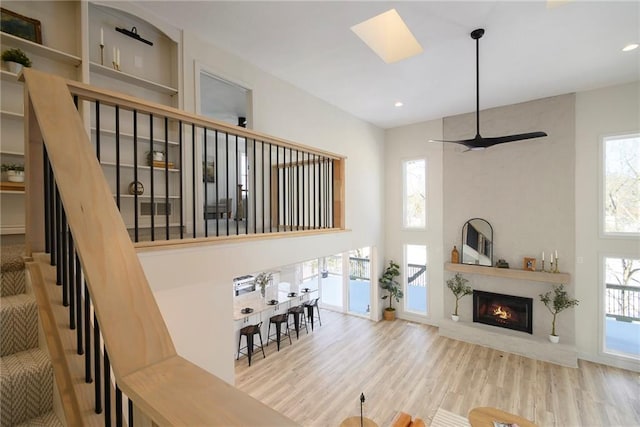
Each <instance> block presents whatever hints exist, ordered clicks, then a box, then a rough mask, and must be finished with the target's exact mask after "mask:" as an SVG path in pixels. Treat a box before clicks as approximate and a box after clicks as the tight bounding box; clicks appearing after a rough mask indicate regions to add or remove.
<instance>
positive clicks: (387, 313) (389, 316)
mask: <svg viewBox="0 0 640 427" xmlns="http://www.w3.org/2000/svg"><path fill="white" fill-rule="evenodd" d="M382 316H383V317H384V320H395V319H396V311H395V310H386V309H385V310H383V311H382Z"/></svg>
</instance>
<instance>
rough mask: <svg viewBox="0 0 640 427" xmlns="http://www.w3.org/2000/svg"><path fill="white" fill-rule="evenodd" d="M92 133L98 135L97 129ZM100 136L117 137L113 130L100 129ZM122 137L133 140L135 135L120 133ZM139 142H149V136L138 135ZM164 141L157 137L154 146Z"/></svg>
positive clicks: (171, 142)
mask: <svg viewBox="0 0 640 427" xmlns="http://www.w3.org/2000/svg"><path fill="white" fill-rule="evenodd" d="M91 132H92V133H96V128H93V127H92V128H91ZM100 134H101V135H113V136H115V135H116V131H114V130H111V129H100ZM120 137H121V138H126V139H131V140H133V134H132V133H127V132H120ZM138 141H149V136H146V135H138ZM164 142H165V141H164V140H163V139H158V138H157V137H154V138H153V143H154V144H158V145H164ZM168 145H176V146H177V145H180V143H178V142H175V141H169V142H168Z"/></svg>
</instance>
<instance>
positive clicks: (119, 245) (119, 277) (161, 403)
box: [22, 69, 294, 425]
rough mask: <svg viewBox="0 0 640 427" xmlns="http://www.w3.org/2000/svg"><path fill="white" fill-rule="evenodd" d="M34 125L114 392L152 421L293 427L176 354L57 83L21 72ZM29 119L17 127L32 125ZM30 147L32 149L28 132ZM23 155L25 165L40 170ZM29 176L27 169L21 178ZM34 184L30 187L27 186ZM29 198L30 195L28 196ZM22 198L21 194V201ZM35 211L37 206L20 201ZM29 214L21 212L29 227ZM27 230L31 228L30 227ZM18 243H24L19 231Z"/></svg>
mask: <svg viewBox="0 0 640 427" xmlns="http://www.w3.org/2000/svg"><path fill="white" fill-rule="evenodd" d="M22 78H23V79H24V82H25V85H24V87H25V110H28V111H29V112H30V114H28V116H27V119H28V120H29V121H31V120H34V119H35V120H36V121H37V127H38V129H39V132H40V134H41V135H42V140H43V141H44V145H45V146H46V149H47V154H48V157H49V160H50V163H51V167H52V169H53V172H54V175H55V179H56V183H57V186H58V190H59V193H60V198H61V200H62V203H63V205H64V209H65V213H66V217H67V222H68V224H69V228H70V230H71V233H72V235H73V238H74V244H75V248H76V251H77V253H78V256H79V258H80V262H81V265H82V269H83V272H84V277H85V279H86V282H87V286H88V288H89V291H90V294H91V298H92V301H93V307H94V311H95V315H96V317H97V318H98V322H99V324H100V327H101V331H102V337H103V339H104V343H105V347H106V349H107V351H108V353H109V357H110V360H111V367H112V369H113V372H114V375H115V378H116V381H117V383H118V385H119V386H120V388H121V389H122V391H123V392H124V393H125V394H127V396H128V397H129V398H130V399H131V400H132V401H133V402H134V404H135V405H136V406H137V407H138V408H140V409H142V410H143V411H144V412H145V413H146V414H147V415H148V416H149V417H150V418H151V419H152V420H153V421H154V422H155V423H156V424H159V425H196V424H197V425H252V424H263V425H267V424H269V425H294V423H293V422H292V421H291V420H289V419H288V418H286V417H284V416H283V415H281V414H279V413H277V412H275V411H273V410H271V409H269V408H268V407H266V406H265V405H263V404H262V403H260V402H258V401H257V400H255V399H253V398H251V397H250V396H248V395H246V394H244V393H242V392H240V391H238V390H236V389H234V388H233V387H231V386H229V385H228V384H226V383H224V382H223V381H222V380H220V379H218V378H216V377H215V376H213V375H212V374H210V373H208V372H207V371H205V370H203V369H201V368H199V367H197V366H195V365H193V364H191V363H189V362H187V361H186V360H184V359H183V358H181V357H179V356H178V355H177V353H176V350H175V347H174V345H173V341H172V340H171V337H170V335H169V332H168V330H167V326H166V324H165V323H164V319H163V318H162V315H161V313H160V310H159V308H158V306H157V304H156V302H155V299H154V296H153V294H152V292H151V289H150V287H149V284H148V282H147V279H146V277H145V275H144V271H143V269H142V266H141V264H140V262H139V260H138V258H137V254H136V251H135V248H134V247H133V244H132V243H131V240H130V238H129V235H128V233H127V230H126V228H125V225H124V222H123V220H122V217H121V216H120V212H119V211H118V209H117V207H116V205H115V203H114V201H113V198H112V196H111V191H110V189H109V187H108V185H107V182H106V181H105V179H104V176H103V174H102V170H101V168H100V165H99V163H98V161H97V159H96V156H95V154H94V153H93V150H92V148H91V141H90V140H89V137H88V135H87V133H86V132H85V129H84V124H83V122H82V120H81V118H80V115H79V113H78V111H77V110H76V107H75V105H74V103H73V100H72V97H71V94H70V92H69V88H68V82H66V81H65V80H64V79H62V78H60V77H57V76H53V75H49V74H46V73H43V72H40V71H36V70H32V69H25V70H24V71H23V74H22ZM33 127H34V124H33V123H32V122H30V123H27V124H25V129H26V130H27V131H28V130H29V129H32V128H33ZM28 139H29V144H30V145H31V144H32V143H33V141H32V138H31V136H30V135H28ZM30 153H31V151H30V149H28V151H27V159H26V160H27V169H28V170H35V169H37V168H39V167H41V165H42V163H38V162H37V159H33V158H31V157H30ZM29 177H31V172H29ZM30 185H31V186H32V187H37V186H38V183H37V182H31V183H30ZM36 193H37V191H36ZM28 196H29V197H30V196H31V195H30V194H29V195H28ZM27 206H28V208H29V209H36V208H37V204H36V203H34V204H28V205H27ZM37 217H38V215H37V214H36V213H34V212H31V213H30V218H32V221H33V222H37V221H36V218H37ZM34 229H37V228H35V227H34ZM27 233H28V236H27V239H28V240H33V239H32V238H31V237H30V236H29V234H32V233H34V231H33V230H32V229H31V228H29V229H27Z"/></svg>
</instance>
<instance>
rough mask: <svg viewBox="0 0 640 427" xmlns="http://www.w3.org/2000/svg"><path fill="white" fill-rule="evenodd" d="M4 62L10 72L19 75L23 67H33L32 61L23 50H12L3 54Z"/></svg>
mask: <svg viewBox="0 0 640 427" xmlns="http://www.w3.org/2000/svg"><path fill="white" fill-rule="evenodd" d="M2 60H3V61H4V62H6V63H7V68H8V69H9V71H10V72H12V73H15V74H18V73H19V72H20V71H21V70H22V67H23V66H24V67H27V68H29V67H31V60H30V59H29V57H28V56H27V54H26V53H24V51H23V50H22V49H18V48H12V49H7V50H5V51H4V52H2Z"/></svg>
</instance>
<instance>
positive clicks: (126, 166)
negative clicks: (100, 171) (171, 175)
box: [100, 161, 180, 172]
mask: <svg viewBox="0 0 640 427" xmlns="http://www.w3.org/2000/svg"><path fill="white" fill-rule="evenodd" d="M100 164H101V165H104V166H112V167H116V166H117V165H116V163H115V162H103V161H100ZM120 167H121V168H128V169H133V165H130V164H126V163H120ZM138 169H146V170H148V169H151V167H150V166H143V165H138ZM153 170H154V171H156V172H164V171H165V168H163V167H154V168H153ZM168 171H169V172H180V169H175V168H169V169H168Z"/></svg>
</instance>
